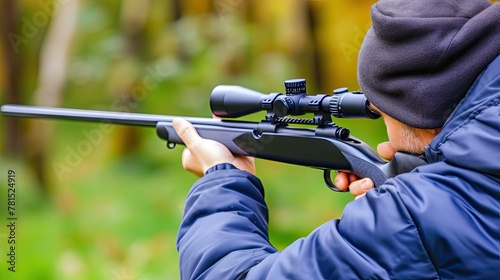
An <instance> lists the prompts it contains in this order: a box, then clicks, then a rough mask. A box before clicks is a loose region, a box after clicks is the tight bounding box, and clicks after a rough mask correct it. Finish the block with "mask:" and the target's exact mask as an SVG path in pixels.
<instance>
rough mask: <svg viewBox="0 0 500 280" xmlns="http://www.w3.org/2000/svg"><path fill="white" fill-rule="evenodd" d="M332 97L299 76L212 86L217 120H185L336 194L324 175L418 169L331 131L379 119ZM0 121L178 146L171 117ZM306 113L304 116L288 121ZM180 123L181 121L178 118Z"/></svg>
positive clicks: (353, 98)
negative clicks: (83, 124) (72, 124)
mask: <svg viewBox="0 0 500 280" xmlns="http://www.w3.org/2000/svg"><path fill="white" fill-rule="evenodd" d="M333 93H334V94H333V95H327V94H317V95H308V94H307V91H306V81H305V79H293V80H287V81H285V94H282V93H270V94H263V93H260V92H257V91H254V90H251V89H247V88H244V87H241V86H234V85H219V86H217V87H215V88H214V90H213V91H212V93H211V95H210V108H211V110H212V113H213V114H214V115H216V116H218V117H222V118H225V119H213V118H193V117H185V119H186V120H187V121H189V122H191V123H192V124H193V125H194V127H195V128H196V130H197V131H198V133H199V134H200V136H202V137H203V138H207V139H212V140H215V141H218V142H220V143H222V144H224V145H225V146H226V147H227V148H228V149H229V150H230V151H231V152H232V153H233V154H235V155H245V156H253V157H256V158H261V159H266V160H272V161H277V162H283V163H288V164H296V165H302V166H308V167H313V168H317V169H321V170H323V177H324V180H325V183H326V185H327V186H328V187H329V188H330V189H332V190H334V191H340V190H339V189H338V188H337V187H336V186H335V184H333V182H332V180H331V171H332V170H341V171H349V172H352V173H354V174H356V175H358V176H360V177H362V178H364V177H368V178H371V179H372V180H373V182H374V183H375V186H380V185H381V184H382V183H383V182H384V181H385V180H386V179H388V178H392V177H394V176H396V175H398V174H401V173H406V172H409V171H411V170H412V169H414V168H415V167H417V166H419V165H422V164H425V161H424V160H422V159H421V158H420V157H419V156H417V155H411V154H406V153H401V152H398V153H396V155H395V156H394V158H393V159H392V160H391V161H389V162H387V161H385V160H383V159H382V158H380V157H379V156H378V155H377V153H376V152H375V151H373V149H371V148H370V147H369V146H368V145H367V144H365V143H363V142H362V141H361V140H359V139H357V138H355V137H353V136H351V135H350V131H349V129H347V128H343V127H339V126H337V125H336V124H335V123H334V122H333V121H332V118H331V116H332V115H333V116H334V117H337V118H369V119H376V118H378V117H380V115H379V114H377V113H376V112H374V111H372V110H371V109H370V103H369V101H368V100H367V99H366V97H365V96H364V94H363V93H362V92H360V91H353V92H349V91H348V89H347V88H340V89H336V90H334V91H333ZM262 110H265V111H266V112H267V113H266V116H265V118H264V119H263V120H262V121H260V122H250V121H237V120H231V118H238V117H242V116H245V115H248V114H252V113H255V112H258V111H262ZM1 111H2V113H3V115H5V116H11V117H32V118H55V119H66V120H79V121H92V122H104V123H113V124H125V125H139V126H155V127H156V132H157V134H158V136H159V137H160V138H161V139H164V140H166V141H167V147H168V148H170V149H173V148H174V147H175V145H176V144H183V142H182V140H181V139H180V138H179V136H178V135H177V134H176V132H175V130H174V129H173V127H172V120H173V119H174V118H176V117H177V116H167V115H151V114H138V113H122V112H106V111H95V110H80V109H66V108H51V107H39V106H25V105H9V104H7V105H3V106H2V107H1ZM306 113H314V116H313V117H312V118H309V119H307V118H296V117H287V116H299V115H304V114H306ZM183 118H184V117H183ZM290 124H302V125H312V126H315V127H316V128H314V129H311V128H303V127H292V126H290Z"/></svg>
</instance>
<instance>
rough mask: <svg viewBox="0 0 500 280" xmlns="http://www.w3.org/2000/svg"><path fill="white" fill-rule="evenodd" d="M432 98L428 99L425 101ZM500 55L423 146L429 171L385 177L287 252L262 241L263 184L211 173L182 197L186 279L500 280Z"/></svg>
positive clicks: (234, 173) (233, 173) (232, 173)
mask: <svg viewBox="0 0 500 280" xmlns="http://www.w3.org/2000/svg"><path fill="white" fill-rule="evenodd" d="M429 102H432V100H429ZM499 103H500V57H497V58H496V59H495V60H494V61H493V62H492V63H490V65H489V66H488V67H487V68H486V70H485V71H484V72H483V73H482V74H481V76H480V77H479V78H478V79H477V80H476V82H475V84H474V85H473V86H472V87H471V89H470V90H469V92H468V93H467V95H466V97H465V98H464V99H463V100H462V102H461V103H460V104H459V105H458V106H457V108H456V109H455V111H454V112H453V113H452V115H451V116H450V117H449V118H448V121H447V122H446V124H445V125H444V127H443V130H442V132H441V133H440V134H439V135H437V136H436V137H435V139H434V140H433V141H432V143H431V144H430V145H429V146H428V147H427V148H426V151H425V154H426V157H427V159H428V161H429V164H428V165H425V166H421V167H419V168H417V169H415V170H414V171H412V172H410V173H406V174H402V175H399V176H397V177H395V178H392V179H389V180H387V181H386V182H385V184H384V185H382V186H380V187H379V188H377V189H373V190H370V191H369V192H368V193H367V194H366V196H364V197H363V198H360V199H357V200H355V201H353V202H351V203H349V204H348V205H347V206H346V207H345V209H344V212H343V215H342V218H341V219H338V220H332V221H329V222H327V223H325V224H323V225H322V226H320V227H318V228H317V229H316V230H314V231H313V232H312V233H311V234H310V235H309V236H307V237H305V238H301V239H299V240H297V241H295V242H294V243H292V244H291V245H290V246H288V247H287V248H286V249H284V250H283V251H278V250H276V249H275V248H273V246H272V245H271V244H270V243H269V241H268V230H267V222H268V212H267V206H266V203H265V202H264V190H263V187H262V185H261V182H260V181H259V180H258V179H257V178H256V177H255V176H252V175H251V174H249V173H246V172H244V171H240V170H237V169H232V170H216V171H213V172H210V173H208V174H207V175H205V176H204V177H202V178H201V179H200V180H199V181H197V182H196V183H195V184H194V186H193V187H192V189H191V190H190V192H189V194H188V198H187V201H186V205H185V212H184V215H183V219H182V223H181V226H180V230H179V234H178V239H177V248H178V250H179V258H180V270H181V276H182V278H183V279H194V278H200V279H204V278H209V279H237V278H238V277H239V278H240V279H243V278H245V277H246V279H368V278H370V279H374V278H375V279H378V278H383V279H388V278H391V279H435V278H444V279H449V278H459V279H498V277H499V274H500V105H499Z"/></svg>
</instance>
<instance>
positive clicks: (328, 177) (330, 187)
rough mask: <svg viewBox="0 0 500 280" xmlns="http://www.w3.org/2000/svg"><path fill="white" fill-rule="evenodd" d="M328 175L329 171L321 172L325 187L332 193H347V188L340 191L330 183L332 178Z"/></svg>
mask: <svg viewBox="0 0 500 280" xmlns="http://www.w3.org/2000/svg"><path fill="white" fill-rule="evenodd" d="M330 173H331V170H330V169H325V170H323V179H324V180H325V183H326V186H327V187H328V188H329V189H330V190H332V191H334V192H347V191H349V188H347V190H345V191H342V190H340V189H339V188H337V186H335V184H334V183H333V182H332V178H331V177H330Z"/></svg>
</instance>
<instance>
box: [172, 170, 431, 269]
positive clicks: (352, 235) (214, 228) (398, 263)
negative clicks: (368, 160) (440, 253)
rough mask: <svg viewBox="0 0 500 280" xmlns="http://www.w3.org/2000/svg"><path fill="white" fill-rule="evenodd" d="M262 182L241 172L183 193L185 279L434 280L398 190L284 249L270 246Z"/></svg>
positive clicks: (221, 173) (386, 190) (378, 193)
mask: <svg viewBox="0 0 500 280" xmlns="http://www.w3.org/2000/svg"><path fill="white" fill-rule="evenodd" d="M267 223H268V213H267V207H266V204H265V202H264V191H263V187H262V185H261V183H260V181H259V180H258V179H257V178H256V177H255V176H253V175H251V174H249V173H247V172H244V171H240V170H235V169H233V170H218V171H215V172H212V173H210V174H208V175H205V176H204V177H203V178H201V179H200V180H199V181H198V182H197V183H195V185H194V186H193V187H192V189H191V191H190V192H189V194H188V198H187V201H186V206H185V211H184V215H183V219H182V222H181V227H180V230H179V234H178V239H177V248H178V250H179V258H180V269H181V277H182V278H183V279H196V278H202V279H205V278H207V279H238V277H239V278H240V279H242V278H245V277H246V279H366V278H401V279H403V278H406V279H416V278H419V279H422V278H427V279H432V278H436V277H437V275H436V270H435V269H434V267H433V265H432V263H431V261H430V260H429V257H428V255H427V253H426V251H425V249H424V247H423V245H422V243H421V241H420V237H419V233H418V229H417V228H416V227H415V225H414V223H413V222H412V219H411V217H410V216H409V214H408V212H407V210H406V209H405V208H404V204H403V203H402V202H401V199H400V198H399V196H398V193H397V191H396V188H395V186H392V185H384V186H382V187H380V188H378V189H376V190H371V191H369V192H368V193H367V195H366V196H364V197H363V198H361V199H358V200H355V201H353V202H351V203H350V204H348V205H347V206H346V208H345V209H344V213H343V216H342V218H341V219H340V220H332V221H329V222H327V223H325V224H323V225H322V226H320V227H319V228H317V229H316V230H315V231H313V232H312V233H311V234H310V235H309V236H307V237H305V238H301V239H299V240H297V241H295V242H294V243H292V244H291V245H290V246H288V247H287V248H286V249H285V250H283V251H282V252H278V251H277V250H276V249H275V248H273V247H272V245H271V244H270V243H269V240H268V235H267Z"/></svg>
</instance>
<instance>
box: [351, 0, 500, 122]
mask: <svg viewBox="0 0 500 280" xmlns="http://www.w3.org/2000/svg"><path fill="white" fill-rule="evenodd" d="M371 16H372V23H373V24H372V27H371V28H370V29H369V31H368V33H367V34H366V37H365V40H364V42H363V44H362V47H361V50H360V54H359V59H358V80H359V83H360V86H361V88H362V90H363V92H364V93H365V95H366V97H367V98H368V100H369V101H370V102H371V103H373V104H374V105H375V106H376V107H377V108H379V109H380V110H381V111H383V112H384V113H386V114H387V115H389V116H391V117H393V118H394V119H396V120H398V121H400V122H402V123H405V124H407V125H410V126H413V127H417V128H438V127H441V126H442V125H443V124H444V122H445V121H446V120H447V118H448V117H449V115H450V114H451V113H452V112H453V110H454V108H455V107H456V106H457V105H458V103H459V102H460V101H461V100H462V99H463V97H464V96H465V94H466V93H467V91H468V90H469V88H470V87H471V86H472V84H473V83H474V80H475V79H476V78H477V77H478V76H479V74H480V73H481V71H483V69H484V68H485V67H486V66H487V65H488V64H489V63H490V62H491V61H492V60H493V59H494V58H495V57H496V56H498V55H500V3H495V4H492V3H491V2H489V1H487V0H441V1H433V0H419V1H415V0H381V1H379V2H378V3H376V4H375V5H373V6H372V8H371Z"/></svg>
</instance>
